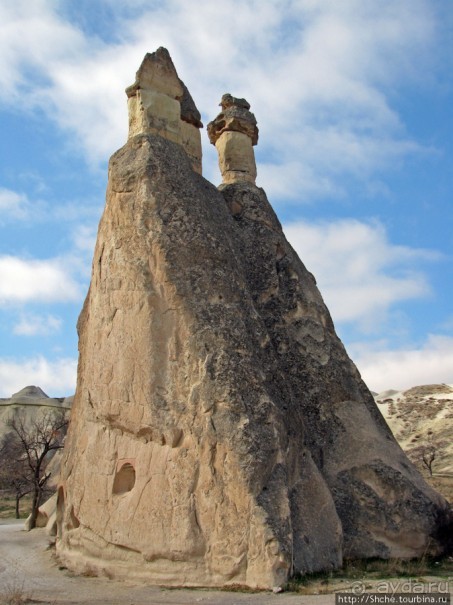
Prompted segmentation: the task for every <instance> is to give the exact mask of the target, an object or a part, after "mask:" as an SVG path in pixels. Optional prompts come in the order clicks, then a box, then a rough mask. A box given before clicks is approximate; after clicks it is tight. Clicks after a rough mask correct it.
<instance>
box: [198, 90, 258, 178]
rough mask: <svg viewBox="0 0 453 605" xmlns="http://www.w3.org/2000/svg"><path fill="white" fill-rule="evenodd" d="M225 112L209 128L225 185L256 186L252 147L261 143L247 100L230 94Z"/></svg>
mask: <svg viewBox="0 0 453 605" xmlns="http://www.w3.org/2000/svg"><path fill="white" fill-rule="evenodd" d="M220 106H221V107H222V111H221V112H220V113H219V115H218V116H217V117H216V118H215V119H214V120H213V121H212V122H209V124H208V136H209V140H210V142H211V143H212V144H213V145H215V146H216V149H217V153H218V154H219V168H220V172H221V174H222V182H223V183H224V184H230V183H240V182H248V183H253V184H254V183H255V180H256V163H255V154H254V152H253V145H256V144H257V143H258V127H257V124H256V118H255V116H254V115H253V113H251V112H250V111H249V109H250V105H249V103H248V102H247V101H246V100H245V99H237V98H236V97H233V96H232V95H230V94H229V93H226V94H224V95H223V97H222V100H221V102H220Z"/></svg>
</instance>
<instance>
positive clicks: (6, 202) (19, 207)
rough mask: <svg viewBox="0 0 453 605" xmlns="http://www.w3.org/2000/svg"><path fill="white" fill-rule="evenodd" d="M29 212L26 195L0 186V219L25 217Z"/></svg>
mask: <svg viewBox="0 0 453 605" xmlns="http://www.w3.org/2000/svg"><path fill="white" fill-rule="evenodd" d="M28 213H29V202H28V199H27V196H26V195H24V194H22V193H17V192H16V191H11V189H5V188H3V187H0V221H1V222H4V221H5V219H8V218H12V219H25V218H27V217H28Z"/></svg>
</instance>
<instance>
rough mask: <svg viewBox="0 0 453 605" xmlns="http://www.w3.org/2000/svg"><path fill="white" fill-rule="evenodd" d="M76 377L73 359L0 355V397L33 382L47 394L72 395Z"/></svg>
mask: <svg viewBox="0 0 453 605" xmlns="http://www.w3.org/2000/svg"><path fill="white" fill-rule="evenodd" d="M76 380H77V360H76V359H71V358H62V359H57V360H54V361H52V360H49V359H46V358H45V357H43V356H41V355H40V356H37V357H32V358H28V359H21V360H18V359H8V358H0V397H11V395H12V394H13V393H17V392H18V391H20V390H21V389H23V388H24V387H26V386H28V385H31V384H34V385H36V386H39V387H41V388H42V389H43V391H44V392H46V393H47V394H48V395H49V396H50V397H52V396H54V397H65V396H68V395H73V394H74V391H75V386H76Z"/></svg>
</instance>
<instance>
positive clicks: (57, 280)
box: [0, 255, 81, 304]
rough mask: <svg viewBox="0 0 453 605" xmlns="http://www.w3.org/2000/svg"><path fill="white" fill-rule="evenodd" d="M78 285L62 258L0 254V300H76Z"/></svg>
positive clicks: (79, 291)
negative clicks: (38, 258)
mask: <svg viewBox="0 0 453 605" xmlns="http://www.w3.org/2000/svg"><path fill="white" fill-rule="evenodd" d="M80 296H81V289H80V286H79V284H78V283H77V282H76V281H75V280H74V278H73V277H72V276H71V275H69V274H68V272H67V268H66V266H65V262H64V261H63V260H62V259H50V260H36V259H29V260H25V259H21V258H18V257H14V256H9V255H4V256H0V304H9V303H25V302H66V301H76V300H79V299H80Z"/></svg>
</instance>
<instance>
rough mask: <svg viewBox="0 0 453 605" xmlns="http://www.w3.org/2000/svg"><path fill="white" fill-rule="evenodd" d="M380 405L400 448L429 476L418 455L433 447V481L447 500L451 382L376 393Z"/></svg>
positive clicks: (452, 481) (452, 471) (451, 476)
mask: <svg viewBox="0 0 453 605" xmlns="http://www.w3.org/2000/svg"><path fill="white" fill-rule="evenodd" d="M375 399H376V402H377V404H378V406H379V409H380V411H381V413H382V415H383V416H384V418H385V419H386V421H387V423H388V425H389V426H390V428H391V429H392V432H393V434H394V435H395V437H396V439H397V440H398V442H399V444H400V445H401V447H402V448H403V450H404V451H405V452H406V453H407V454H408V455H409V457H410V458H411V459H412V460H413V461H414V462H415V464H416V465H417V467H418V468H419V470H421V472H422V473H423V474H424V475H425V476H427V477H429V473H428V470H427V468H426V466H425V465H424V464H423V462H422V459H421V452H422V451H423V449H424V448H433V450H434V455H435V458H434V460H433V463H432V471H433V479H432V480H431V482H432V483H433V485H434V486H435V487H436V488H437V489H438V490H439V491H441V492H442V493H444V495H445V496H447V497H448V498H449V499H450V501H451V499H452V496H453V385H451V384H428V385H422V386H416V387H412V388H411V389H408V390H406V391H395V390H388V391H384V392H382V393H379V394H378V395H376V396H375Z"/></svg>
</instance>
